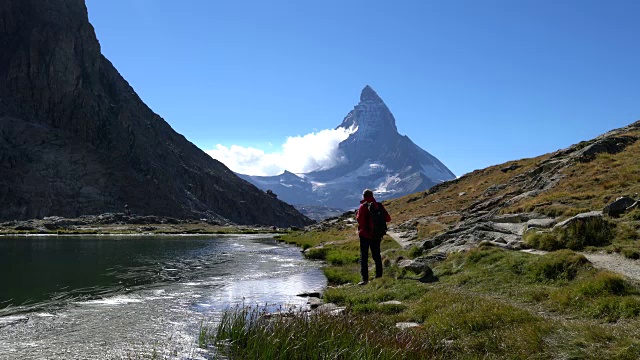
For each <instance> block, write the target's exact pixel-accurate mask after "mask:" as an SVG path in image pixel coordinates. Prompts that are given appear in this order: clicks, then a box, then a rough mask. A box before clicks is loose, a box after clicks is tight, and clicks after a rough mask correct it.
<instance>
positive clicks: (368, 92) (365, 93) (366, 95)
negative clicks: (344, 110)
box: [360, 85, 382, 102]
mask: <svg viewBox="0 0 640 360" xmlns="http://www.w3.org/2000/svg"><path fill="white" fill-rule="evenodd" d="M367 100H373V101H379V102H382V99H381V98H380V96H378V94H377V93H376V91H375V90H373V88H372V87H371V86H369V85H367V86H365V87H364V89H362V92H361V93H360V101H361V102H364V101H367Z"/></svg>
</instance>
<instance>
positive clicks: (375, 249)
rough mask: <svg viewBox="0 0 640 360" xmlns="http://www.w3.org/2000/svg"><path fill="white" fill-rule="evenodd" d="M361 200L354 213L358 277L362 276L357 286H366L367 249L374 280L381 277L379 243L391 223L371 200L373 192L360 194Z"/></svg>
mask: <svg viewBox="0 0 640 360" xmlns="http://www.w3.org/2000/svg"><path fill="white" fill-rule="evenodd" d="M362 198H363V199H362V200H360V207H359V208H358V211H357V213H356V219H357V220H358V236H360V275H362V281H361V282H359V283H358V285H366V284H367V283H368V282H369V248H371V257H372V258H373V261H374V262H375V263H376V278H379V277H382V258H381V257H380V242H381V241H382V237H383V236H384V234H385V233H386V231H387V223H388V222H389V221H391V216H389V213H388V212H387V210H386V209H385V208H384V206H382V204H381V203H379V202H377V201H376V199H374V198H373V191H371V190H369V189H366V190H365V191H364V192H363V193H362Z"/></svg>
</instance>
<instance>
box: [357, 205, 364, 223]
mask: <svg viewBox="0 0 640 360" xmlns="http://www.w3.org/2000/svg"><path fill="white" fill-rule="evenodd" d="M356 220H357V221H358V229H364V227H363V226H364V211H362V205H360V207H359V208H358V211H357V212H356Z"/></svg>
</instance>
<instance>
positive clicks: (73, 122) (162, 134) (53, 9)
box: [0, 0, 310, 226]
mask: <svg viewBox="0 0 640 360" xmlns="http://www.w3.org/2000/svg"><path fill="white" fill-rule="evenodd" d="M0 48H1V49H2V51H1V52H0V203H2V205H3V206H2V208H0V219H26V218H34V217H43V216H49V215H58V216H65V217H77V216H78V215H81V214H98V213H105V212H118V211H122V209H123V207H124V205H125V204H128V205H129V208H130V209H131V211H133V212H135V213H138V214H143V215H144V214H153V215H162V216H172V217H178V218H202V217H206V218H211V219H215V218H218V219H224V220H231V221H233V222H236V223H240V224H269V225H280V226H289V225H297V226H302V225H305V224H309V223H310V220H309V219H308V218H306V217H304V216H303V215H301V214H300V213H298V212H297V211H296V210H295V209H294V208H293V207H291V206H289V205H288V204H286V203H283V202H282V201H279V200H277V199H275V198H273V197H270V196H268V195H266V194H265V193H264V192H262V191H260V190H258V189H257V188H255V187H254V186H252V185H250V184H248V183H247V182H245V181H243V180H241V179H240V178H238V177H237V176H235V174H233V172H231V171H230V170H229V169H228V168H226V167H225V166H224V165H223V164H221V163H220V162H218V161H216V160H213V159H211V158H210V157H209V156H208V155H206V154H205V153H204V152H202V151H201V150H200V149H198V148H197V147H196V146H194V145H193V144H192V143H190V142H189V141H187V140H186V139H185V138H184V137H183V136H182V135H180V134H178V133H176V132H175V131H174V130H173V129H172V128H171V127H170V126H169V124H167V123H166V122H165V121H164V120H163V119H162V118H161V117H160V116H158V115H157V114H155V113H153V111H151V109H149V108H148V107H147V106H146V105H145V104H144V103H143V102H142V100H141V99H140V98H139V97H138V95H137V94H136V93H135V91H134V90H133V89H132V88H131V86H129V84H128V83H127V81H126V80H124V79H123V78H122V77H121V76H120V74H119V73H118V71H117V70H116V69H115V68H114V67H113V65H112V64H111V63H110V62H109V60H107V59H106V58H105V57H104V56H102V54H101V52H100V44H99V43H98V40H97V39H96V36H95V33H94V30H93V27H92V26H91V24H90V23H89V21H88V16H87V9H86V6H85V4H84V1H83V0H55V1H53V0H4V1H2V2H1V3H0Z"/></svg>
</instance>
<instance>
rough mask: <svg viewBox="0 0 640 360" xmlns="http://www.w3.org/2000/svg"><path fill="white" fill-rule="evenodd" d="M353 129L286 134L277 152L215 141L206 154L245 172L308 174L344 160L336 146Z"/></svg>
mask: <svg viewBox="0 0 640 360" xmlns="http://www.w3.org/2000/svg"><path fill="white" fill-rule="evenodd" d="M355 130H356V129H355V128H351V129H344V128H338V129H335V130H329V129H328V130H321V131H318V132H313V133H311V134H307V135H304V136H290V137H287V140H286V141H285V142H284V144H282V146H281V149H280V150H279V151H274V152H269V153H267V152H265V151H264V150H261V149H256V148H252V147H242V146H238V145H231V146H230V147H227V146H224V145H221V144H218V145H216V147H215V149H212V150H207V151H206V153H207V154H209V155H210V156H211V157H212V158H214V159H217V160H218V161H220V162H222V163H223V164H225V165H227V166H228V167H229V168H230V169H231V170H233V171H235V172H237V173H241V174H247V175H263V176H267V175H278V174H281V173H282V172H283V171H284V170H289V171H291V172H293V173H308V172H310V171H314V170H319V169H328V168H331V167H333V166H335V165H337V164H338V163H340V162H342V161H345V159H344V157H343V156H342V155H341V154H339V151H338V145H339V144H340V142H342V141H343V140H345V139H346V138H348V137H349V135H350V134H352V133H353V132H354V131H355Z"/></svg>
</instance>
